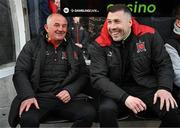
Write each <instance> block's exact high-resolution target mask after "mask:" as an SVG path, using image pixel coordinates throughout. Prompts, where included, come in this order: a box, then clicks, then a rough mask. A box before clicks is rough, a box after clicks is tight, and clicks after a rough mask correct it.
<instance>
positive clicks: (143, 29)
mask: <svg viewBox="0 0 180 128" xmlns="http://www.w3.org/2000/svg"><path fill="white" fill-rule="evenodd" d="M132 32H133V34H134V35H136V36H141V35H144V34H146V33H155V29H154V28H152V27H150V26H146V25H142V24H139V23H138V22H137V21H136V20H135V18H133V17H132ZM95 41H96V42H97V43H98V44H99V45H100V46H102V47H105V46H110V45H111V44H112V38H111V36H110V35H109V33H108V29H107V20H106V21H105V22H104V25H103V27H102V29H101V32H100V36H98V37H97V38H96V39H95Z"/></svg>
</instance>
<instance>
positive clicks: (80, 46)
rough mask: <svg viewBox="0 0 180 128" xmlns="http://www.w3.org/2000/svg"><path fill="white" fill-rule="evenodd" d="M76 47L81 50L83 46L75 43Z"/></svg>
mask: <svg viewBox="0 0 180 128" xmlns="http://www.w3.org/2000/svg"><path fill="white" fill-rule="evenodd" d="M75 45H76V46H78V47H79V48H82V47H83V46H82V44H80V43H75Z"/></svg>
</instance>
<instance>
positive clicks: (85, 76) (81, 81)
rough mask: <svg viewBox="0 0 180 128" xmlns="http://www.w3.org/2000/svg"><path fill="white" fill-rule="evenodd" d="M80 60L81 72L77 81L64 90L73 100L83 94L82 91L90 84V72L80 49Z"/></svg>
mask: <svg viewBox="0 0 180 128" xmlns="http://www.w3.org/2000/svg"><path fill="white" fill-rule="evenodd" d="M78 60H79V68H80V72H79V74H78V76H77V79H75V80H74V81H72V82H71V83H69V84H68V85H66V86H65V87H64V88H63V89H65V90H67V91H68V92H69V93H70V95H71V98H72V97H74V96H75V95H77V94H78V93H80V92H81V90H82V89H83V88H84V86H86V85H87V82H89V72H88V68H87V66H86V64H85V61H84V58H83V55H82V52H81V50H80V49H79V48H78Z"/></svg>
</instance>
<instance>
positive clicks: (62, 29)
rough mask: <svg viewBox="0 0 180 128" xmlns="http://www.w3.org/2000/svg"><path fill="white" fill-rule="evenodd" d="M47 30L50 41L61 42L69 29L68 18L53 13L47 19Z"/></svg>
mask: <svg viewBox="0 0 180 128" xmlns="http://www.w3.org/2000/svg"><path fill="white" fill-rule="evenodd" d="M45 30H46V32H47V34H48V36H49V40H50V41H52V42H57V43H59V42H61V41H62V40H63V39H64V38H65V36H66V33H67V30H68V23H67V20H66V18H65V17H64V16H62V15H60V14H52V15H51V16H50V17H48V19H47V24H46V25H45Z"/></svg>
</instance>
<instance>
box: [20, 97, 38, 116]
mask: <svg viewBox="0 0 180 128" xmlns="http://www.w3.org/2000/svg"><path fill="white" fill-rule="evenodd" d="M31 105H34V106H35V107H36V108H37V109H39V105H38V102H37V100H36V98H30V99H26V100H24V101H22V103H21V105H20V109H19V117H21V114H22V113H23V111H26V112H27V111H28V110H29V108H30V107H31Z"/></svg>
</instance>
